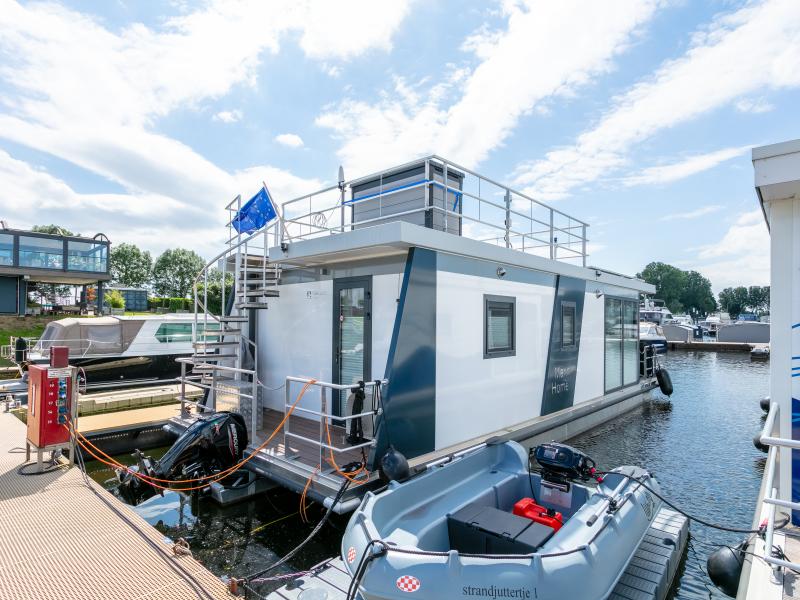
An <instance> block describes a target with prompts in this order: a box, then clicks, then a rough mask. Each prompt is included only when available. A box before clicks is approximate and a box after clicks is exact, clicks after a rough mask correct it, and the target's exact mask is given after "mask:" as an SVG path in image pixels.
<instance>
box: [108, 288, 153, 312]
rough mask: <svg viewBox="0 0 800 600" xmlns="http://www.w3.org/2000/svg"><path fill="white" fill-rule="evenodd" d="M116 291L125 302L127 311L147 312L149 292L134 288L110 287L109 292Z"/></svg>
mask: <svg viewBox="0 0 800 600" xmlns="http://www.w3.org/2000/svg"><path fill="white" fill-rule="evenodd" d="M112 290H116V291H118V292H119V293H120V295H121V296H122V298H123V300H125V310H133V311H136V312H145V311H146V310H147V290H143V289H141V288H133V287H110V288H106V291H107V292H110V291H112Z"/></svg>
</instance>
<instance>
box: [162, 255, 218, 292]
mask: <svg viewBox="0 0 800 600" xmlns="http://www.w3.org/2000/svg"><path fill="white" fill-rule="evenodd" d="M204 266H205V261H204V260H203V259H202V258H200V256H199V255H198V254H197V253H195V252H193V251H191V250H186V249H184V248H175V249H174V250H173V249H170V250H166V251H165V252H164V253H163V254H162V255H161V256H159V257H158V258H157V259H156V262H155V265H154V266H153V288H154V289H155V292H156V294H158V295H159V296H172V297H176V298H186V297H187V296H188V295H189V292H191V290H192V284H193V283H194V280H195V278H196V277H197V275H198V273H200V271H201V270H202V269H203V267H204Z"/></svg>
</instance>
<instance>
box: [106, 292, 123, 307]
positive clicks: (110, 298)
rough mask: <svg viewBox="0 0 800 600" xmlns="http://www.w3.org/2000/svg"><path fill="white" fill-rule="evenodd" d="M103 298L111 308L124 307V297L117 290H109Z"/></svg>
mask: <svg viewBox="0 0 800 600" xmlns="http://www.w3.org/2000/svg"><path fill="white" fill-rule="evenodd" d="M103 298H104V300H105V303H106V304H108V305H109V306H110V307H111V308H125V298H124V297H123V296H122V294H121V293H120V291H119V290H110V291H109V292H108V293H107V294H105V296H104V297H103Z"/></svg>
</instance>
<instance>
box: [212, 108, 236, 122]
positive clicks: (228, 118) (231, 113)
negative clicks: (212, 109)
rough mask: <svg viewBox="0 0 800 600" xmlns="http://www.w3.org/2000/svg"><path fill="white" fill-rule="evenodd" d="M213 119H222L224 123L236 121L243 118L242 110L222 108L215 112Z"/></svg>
mask: <svg viewBox="0 0 800 600" xmlns="http://www.w3.org/2000/svg"><path fill="white" fill-rule="evenodd" d="M212 119H214V120H215V121H222V122H223V123H236V121H240V120H241V119H242V111H240V110H221V111H219V112H218V113H217V114H215V115H214V116H213V117H212Z"/></svg>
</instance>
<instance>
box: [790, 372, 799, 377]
mask: <svg viewBox="0 0 800 600" xmlns="http://www.w3.org/2000/svg"><path fill="white" fill-rule="evenodd" d="M792 377H800V373H792Z"/></svg>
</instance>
